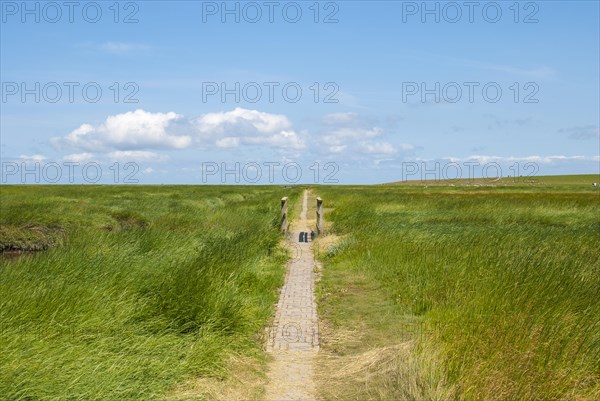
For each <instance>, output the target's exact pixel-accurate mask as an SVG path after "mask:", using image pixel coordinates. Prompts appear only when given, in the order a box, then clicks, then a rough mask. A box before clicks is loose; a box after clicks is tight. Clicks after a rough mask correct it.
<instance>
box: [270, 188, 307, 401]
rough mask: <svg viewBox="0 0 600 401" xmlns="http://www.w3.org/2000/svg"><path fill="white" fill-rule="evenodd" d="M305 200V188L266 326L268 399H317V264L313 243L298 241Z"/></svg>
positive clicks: (298, 400)
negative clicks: (270, 322)
mask: <svg viewBox="0 0 600 401" xmlns="http://www.w3.org/2000/svg"><path fill="white" fill-rule="evenodd" d="M307 202H308V192H307V191H305V192H304V200H303V202H302V213H301V214H300V221H299V222H296V224H294V231H293V232H292V233H291V235H292V237H291V240H288V243H287V246H288V247H289V248H290V250H291V252H292V255H293V256H292V259H291V260H290V262H289V263H288V266H287V275H286V278H285V284H284V286H283V287H282V289H281V294H280V296H279V303H278V304H277V312H276V314H275V320H274V322H273V327H271V328H270V330H269V341H268V344H267V351H268V352H270V353H271V354H272V356H273V361H272V362H271V364H270V370H269V384H268V385H267V391H266V393H267V394H266V396H267V397H266V398H267V400H269V401H283V400H285V401H292V400H293V401H308V400H315V399H316V397H315V394H316V393H315V385H314V382H313V363H314V359H315V356H316V354H317V352H318V351H319V328H318V320H317V305H316V303H315V290H314V285H315V273H314V269H315V267H317V266H316V262H315V260H314V257H313V250H312V243H310V242H308V243H305V242H302V243H299V242H298V235H299V233H300V232H301V231H307V232H310V231H311V229H310V228H309V227H308V226H307V223H306V210H307ZM309 237H310V236H309Z"/></svg>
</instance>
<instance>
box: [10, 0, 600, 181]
mask: <svg viewBox="0 0 600 401" xmlns="http://www.w3.org/2000/svg"><path fill="white" fill-rule="evenodd" d="M1 3H2V6H1V9H2V24H1V39H0V40H1V56H0V67H1V81H2V99H1V103H0V106H1V107H2V110H1V117H2V119H1V127H0V128H1V133H2V138H1V149H0V152H1V157H2V163H3V164H2V168H3V171H2V174H3V175H2V182H3V183H7V182H28V183H31V182H34V181H36V180H38V181H40V182H54V181H58V182H66V181H69V178H68V177H67V176H68V174H67V172H68V169H69V168H73V169H74V170H72V179H71V181H73V182H90V181H91V182H95V181H94V179H95V178H93V177H92V178H91V179H90V177H88V176H89V175H90V174H91V173H90V171H92V173H93V172H94V171H95V170H97V169H100V170H101V171H102V173H103V174H102V178H98V180H99V181H98V182H107V183H108V182H114V181H116V182H123V181H124V176H127V175H128V174H131V177H130V178H132V177H133V179H134V180H137V181H138V182H140V183H191V184H194V183H195V184H201V183H229V184H234V183H255V182H256V183H269V182H270V181H272V182H276V183H282V182H305V183H311V182H340V183H377V182H388V181H399V180H401V179H421V178H428V179H435V178H454V177H458V176H460V177H462V178H467V177H468V175H469V174H472V175H474V176H496V175H499V174H497V173H496V172H497V171H499V172H500V173H501V174H502V175H503V176H507V175H514V174H515V173H516V172H517V171H518V174H519V175H521V174H522V175H532V174H535V175H542V174H568V173H597V172H599V171H600V167H599V166H600V159H599V155H600V137H599V127H598V126H599V110H600V104H599V88H600V86H599V85H600V84H599V70H600V65H599V53H600V43H599V40H600V39H599V37H600V28H599V21H600V10H599V2H597V1H568V2H567V1H564V2H562V1H540V2H515V1H507V2H502V1H500V2H471V3H469V4H470V6H466V5H465V2H462V1H461V2H446V1H442V2H427V3H426V4H425V3H423V2H421V1H419V2H403V1H369V2H367V1H338V2H315V1H306V2H302V1H299V2H277V1H275V2H270V3H269V2H262V1H259V2H227V5H226V7H227V9H228V10H230V11H231V10H233V11H232V12H230V13H224V12H223V11H224V8H223V4H224V3H223V2H220V1H219V2H201V1H170V2H166V1H139V2H120V3H119V5H118V7H115V6H114V4H115V2H114V1H108V2H96V3H93V2H85V1H84V2H75V3H74V6H73V8H72V9H69V8H68V6H65V5H64V2H36V1H30V2H27V5H26V7H27V10H29V11H30V12H28V11H27V10H25V9H24V7H23V3H22V2H21V1H19V2H12V1H2V2H1ZM49 3H50V4H49ZM315 3H316V4H317V5H315ZM515 3H516V5H515ZM425 8H426V9H425ZM117 9H118V14H117V13H116V11H117ZM84 10H85V12H84ZM98 10H100V11H101V15H99V14H97V11H98ZM236 10H237V11H236ZM257 10H260V12H261V15H260V16H259V15H258V14H257V13H256V11H257ZM298 10H300V12H301V15H299V14H297V13H298ZM317 10H318V15H316V11H317ZM225 11H226V10H225ZM271 11H272V19H273V21H272V22H271V21H270V20H269V19H270V15H269V13H270V12H271ZM427 11H429V12H427ZM57 12H59V13H57ZM70 12H71V13H72V15H69V14H70ZM457 12H459V13H460V15H459V14H457ZM498 12H500V14H498ZM236 17H237V18H238V19H239V21H236ZM223 18H224V19H225V21H224V22H223ZM436 18H437V21H436ZM36 19H37V20H36ZM70 19H72V20H73V21H72V22H71V21H70ZM253 19H254V20H256V22H252V20H253ZM295 19H296V20H297V21H296V22H292V21H294V20H295ZM95 20H96V22H93V21H95ZM115 20H116V21H117V22H115ZM315 20H316V21H317V22H315ZM53 21H54V22H53ZM453 21H455V22H453ZM65 83H66V84H65ZM115 83H116V84H115ZM236 84H237V85H239V90H236ZM84 87H85V88H86V90H87V92H85V93H84V91H83V88H84ZM284 87H285V88H286V91H285V92H284V90H283V88H284ZM57 88H58V89H60V93H59V92H58V89H57ZM69 88H71V89H72V99H70V98H69ZM98 88H100V90H101V91H102V93H101V94H98V96H96V94H97V92H96V90H97V89H98ZM117 88H118V92H117ZM257 88H259V89H260V90H261V94H260V95H259V92H257ZM298 88H299V89H300V90H301V95H300V94H299V92H297V90H298ZM317 88H318V92H317ZM484 88H485V90H484ZM222 89H225V90H229V92H226V93H228V94H226V95H225V97H224V98H222V96H221V95H222ZM24 90H25V92H24ZM270 90H272V93H271V95H272V99H269V94H270V93H269V92H270ZM498 90H500V91H501V93H500V92H498ZM459 91H460V92H459ZM236 95H237V96H239V99H236ZM36 96H37V97H39V99H36ZM129 101H137V102H136V103H131V102H129ZM69 163H71V164H69ZM72 163H75V164H72ZM90 163H92V164H93V166H92V167H91V169H92V170H86V172H85V173H84V169H85V166H86V165H88V164H90ZM115 163H117V164H115ZM128 163H129V164H128ZM237 163H239V164H237ZM69 166H72V167H69ZM57 168H58V169H59V170H57ZM298 168H300V169H301V172H300V170H298ZM25 169H30V170H28V171H33V172H31V173H29V174H25V175H23V174H22V173H23V170H25ZM36 169H38V171H37V172H36ZM271 169H272V170H271ZM224 170H228V171H230V173H229V174H225V175H223V171H224ZM56 171H58V172H59V174H60V179H55V178H54V177H56V176H57V174H56ZM115 171H119V174H118V177H117V176H116V175H115ZM231 171H232V172H231ZM316 171H318V172H319V174H318V175H317V174H316ZM236 172H237V173H239V174H237V176H236ZM269 172H271V173H272V180H271V179H269ZM258 173H260V174H261V175H260V179H256V177H258V176H257V174H258ZM92 175H94V174H92ZM326 177H327V181H324V180H325V178H326ZM296 180H297V181H296ZM126 182H129V181H126ZM133 182H135V181H133Z"/></svg>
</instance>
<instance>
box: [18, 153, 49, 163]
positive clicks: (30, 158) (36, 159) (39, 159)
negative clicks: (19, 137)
mask: <svg viewBox="0 0 600 401" xmlns="http://www.w3.org/2000/svg"><path fill="white" fill-rule="evenodd" d="M19 159H22V160H26V161H33V162H42V161H44V160H47V159H48V158H47V157H46V156H44V155H31V156H27V155H21V156H19Z"/></svg>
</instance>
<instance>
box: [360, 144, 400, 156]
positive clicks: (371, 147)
mask: <svg viewBox="0 0 600 401" xmlns="http://www.w3.org/2000/svg"><path fill="white" fill-rule="evenodd" d="M363 149H364V151H365V152H366V153H369V154H374V155H391V154H394V153H396V152H397V151H398V150H397V149H396V148H395V147H394V146H393V145H391V144H389V143H387V142H374V143H368V142H366V143H363Z"/></svg>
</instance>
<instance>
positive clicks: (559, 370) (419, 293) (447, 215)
mask: <svg viewBox="0 0 600 401" xmlns="http://www.w3.org/2000/svg"><path fill="white" fill-rule="evenodd" d="M586 187H587V186H586ZM586 189H587V188H586ZM319 194H320V195H321V196H322V197H323V198H324V199H326V202H327V207H331V208H334V210H333V211H332V212H331V213H329V214H328V215H327V216H326V217H327V218H328V219H329V220H332V221H333V227H332V232H333V233H334V234H337V235H340V236H344V237H345V238H346V240H345V241H344V246H343V247H342V248H341V249H338V250H337V252H333V253H330V254H328V255H323V259H324V260H325V262H326V263H325V268H324V275H325V280H328V269H330V270H331V271H333V270H336V271H337V272H338V273H337V274H340V273H339V272H343V271H345V272H346V273H344V274H347V275H352V274H357V273H360V274H367V275H368V276H369V277H372V278H373V279H374V280H375V281H377V282H378V283H380V285H381V288H382V292H383V293H384V294H385V296H386V297H387V299H388V302H389V303H391V304H394V305H395V308H396V310H397V316H398V319H404V320H406V322H407V323H406V324H407V326H406V327H407V328H408V327H409V325H410V337H411V340H412V341H413V342H415V343H416V344H421V346H417V347H415V348H414V350H415V351H414V352H420V351H419V349H421V350H427V349H435V350H436V353H435V354H436V356H435V358H438V359H439V361H437V362H438V365H441V366H442V367H443V371H444V372H445V378H444V380H443V381H442V382H443V383H444V385H445V386H446V387H447V388H451V389H452V395H451V396H448V398H445V399H449V400H453V401H454V400H506V401H513V400H520V401H523V400H565V401H566V400H590V401H591V400H597V399H600V365H599V364H598V361H600V254H599V250H600V202H598V199H599V198H598V193H597V192H592V191H591V189H590V190H587V191H583V190H580V191H570V190H568V189H563V188H554V189H552V188H549V189H546V190H539V191H536V190H531V189H527V188H524V189H519V188H507V189H496V190H491V191H490V190H489V189H486V190H481V189H473V190H469V189H465V188H448V187H445V188H444V187H441V188H428V189H427V188H422V187H417V188H414V187H411V188H407V187H341V188H340V187H338V188H321V189H320V191H319ZM330 281H331V279H330ZM347 313H350V314H351V311H347ZM373 318H375V316H373ZM342 320H343V319H342ZM365 324H366V325H367V326H368V325H369V324H370V322H366V323H365ZM395 327H398V326H395ZM415 327H419V330H418V332H417V331H416V330H414V328H415ZM399 334H406V333H397V332H390V333H389V336H390V337H389V344H390V345H393V344H396V343H401V342H402V338H401V337H403V336H401V335H399ZM363 351H364V350H363ZM432 355H433V354H432ZM425 356H427V355H425ZM420 359H422V358H420V357H419V355H417V356H415V358H413V360H420ZM386 374H387V375H394V373H390V372H389V369H388V370H387V371H386ZM397 374H398V375H401V374H403V373H402V372H401V371H400V370H398V372H397ZM435 374H437V372H435ZM380 379H381V378H380ZM380 381H381V380H380ZM387 381H388V382H393V380H391V379H390V380H387ZM402 385H403V384H402V382H401V381H397V386H402ZM363 387H364V388H363V390H364V392H363V393H361V392H360V391H358V390H357V391H358V394H362V396H360V395H359V396H358V397H359V398H361V397H362V398H364V399H369V396H368V395H369V394H370V393H369V392H368V388H369V386H368V385H364V386H363ZM381 391H382V389H381V388H379V389H378V395H377V397H382V398H377V397H376V398H375V399H386V396H385V395H381ZM384 393H385V394H387V397H388V398H390V399H392V398H394V394H399V393H400V392H399V389H397V388H393V386H391V387H389V388H388V389H387V392H385V391H384ZM403 399H404V398H403ZM406 399H412V398H406ZM415 399H419V398H415Z"/></svg>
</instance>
